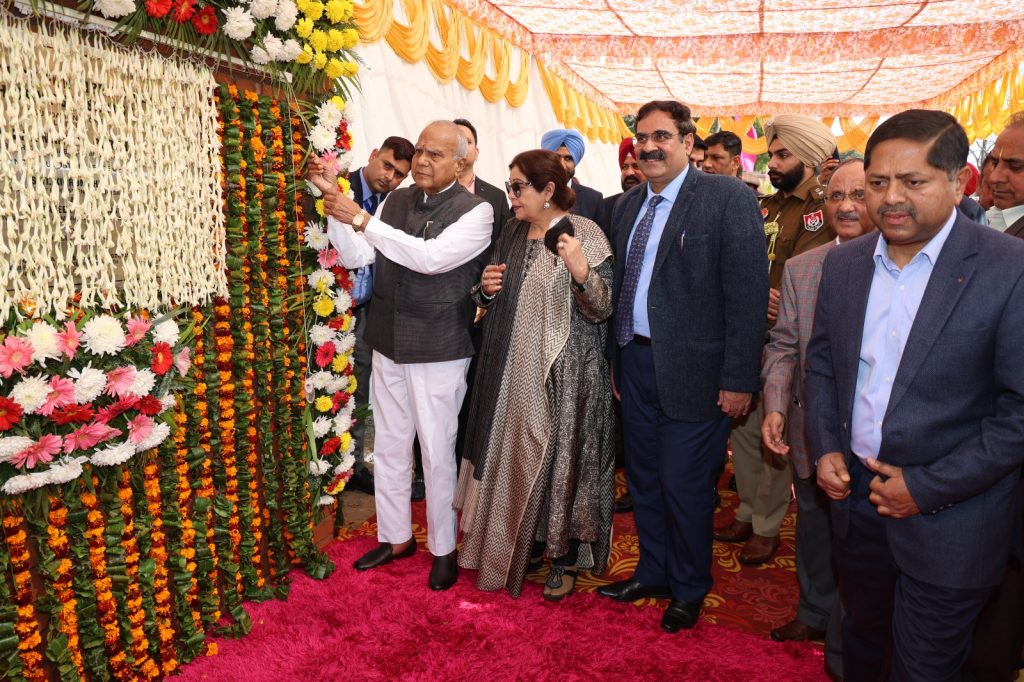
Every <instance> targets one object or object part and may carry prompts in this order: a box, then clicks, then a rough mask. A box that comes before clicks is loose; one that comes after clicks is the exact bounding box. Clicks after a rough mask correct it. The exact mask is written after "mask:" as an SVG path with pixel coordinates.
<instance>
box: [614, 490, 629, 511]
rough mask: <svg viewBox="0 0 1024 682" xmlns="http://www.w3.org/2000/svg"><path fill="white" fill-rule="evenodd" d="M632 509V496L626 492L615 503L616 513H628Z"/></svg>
mask: <svg viewBox="0 0 1024 682" xmlns="http://www.w3.org/2000/svg"><path fill="white" fill-rule="evenodd" d="M631 511H633V496H632V495H630V494H629V493H626V494H625V495H623V496H622V497H620V498H619V499H618V501H617V502H616V503H615V513H616V514H628V513H629V512H631Z"/></svg>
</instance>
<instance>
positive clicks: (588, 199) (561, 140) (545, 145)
mask: <svg viewBox="0 0 1024 682" xmlns="http://www.w3.org/2000/svg"><path fill="white" fill-rule="evenodd" d="M540 146H541V149H547V150H548V151H549V152H554V153H555V154H557V155H558V158H559V159H561V161H562V166H563V167H564V168H565V173H566V175H568V176H569V184H570V185H571V186H572V189H573V191H574V192H576V203H575V204H573V207H572V213H573V214H575V215H579V216H583V217H584V218H590V219H591V220H593V221H594V222H595V223H597V224H598V225H600V224H601V221H602V219H603V217H604V215H603V214H604V203H603V202H602V199H603V198H604V197H602V196H601V193H600V192H598V191H597V190H596V189H592V188H590V187H586V186H585V185H583V184H581V183H580V181H579V180H577V179H576V166H578V165H580V161H582V160H583V152H584V151H586V147H585V146H584V144H583V136H582V135H580V134H579V133H578V132H576V131H575V130H564V129H557V130H549V131H548V132H546V133H544V135H543V136H542V137H541V139H540Z"/></svg>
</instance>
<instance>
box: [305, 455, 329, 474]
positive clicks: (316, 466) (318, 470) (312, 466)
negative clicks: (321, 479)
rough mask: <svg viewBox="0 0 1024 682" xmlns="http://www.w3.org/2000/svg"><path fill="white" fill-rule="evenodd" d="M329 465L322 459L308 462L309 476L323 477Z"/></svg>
mask: <svg viewBox="0 0 1024 682" xmlns="http://www.w3.org/2000/svg"><path fill="white" fill-rule="evenodd" d="M330 469H331V465H330V464H329V463H327V462H325V461H324V460H322V459H314V460H310V462H309V474H310V476H323V475H324V474H326V473H327V472H328V471H330Z"/></svg>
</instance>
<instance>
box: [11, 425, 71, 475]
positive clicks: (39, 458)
mask: <svg viewBox="0 0 1024 682" xmlns="http://www.w3.org/2000/svg"><path fill="white" fill-rule="evenodd" d="M60 444H61V438H60V436H55V435H53V434H46V435H45V436H40V438H39V441H38V442H35V443H33V444H32V445H29V446H28V447H27V448H25V449H24V450H22V451H21V452H19V453H17V454H16V455H14V457H12V458H11V464H13V465H14V466H15V467H19V468H20V467H24V468H26V469H32V468H34V467H35V465H36V464H38V463H39V462H43V463H45V462H50V461H52V460H53V456H54V455H56V454H57V453H59V452H60Z"/></svg>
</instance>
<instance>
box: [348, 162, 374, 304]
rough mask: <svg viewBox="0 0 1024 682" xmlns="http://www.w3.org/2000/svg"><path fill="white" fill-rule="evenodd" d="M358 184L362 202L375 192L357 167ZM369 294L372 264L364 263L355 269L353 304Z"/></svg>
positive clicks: (371, 285) (371, 292) (371, 289)
mask: <svg viewBox="0 0 1024 682" xmlns="http://www.w3.org/2000/svg"><path fill="white" fill-rule="evenodd" d="M359 184H360V185H361V186H362V188H363V191H362V193H361V194H360V195H359V196H361V197H363V200H364V202H365V200H366V199H367V198H368V197H369V196H370V195H371V194H377V193H376V192H374V191H373V190H371V189H370V186H369V185H367V184H366V178H365V177H363V169H362V168H360V169H359ZM379 199H380V198H379V197H378V202H377V210H378V211H379V210H380V204H381V202H380V201H379ZM371 296H373V266H372V265H364V266H363V267H361V268H359V269H357V270H356V271H355V279H354V281H353V282H352V302H353V303H355V305H362V304H364V303H366V302H367V301H369V300H370V297H371Z"/></svg>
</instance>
